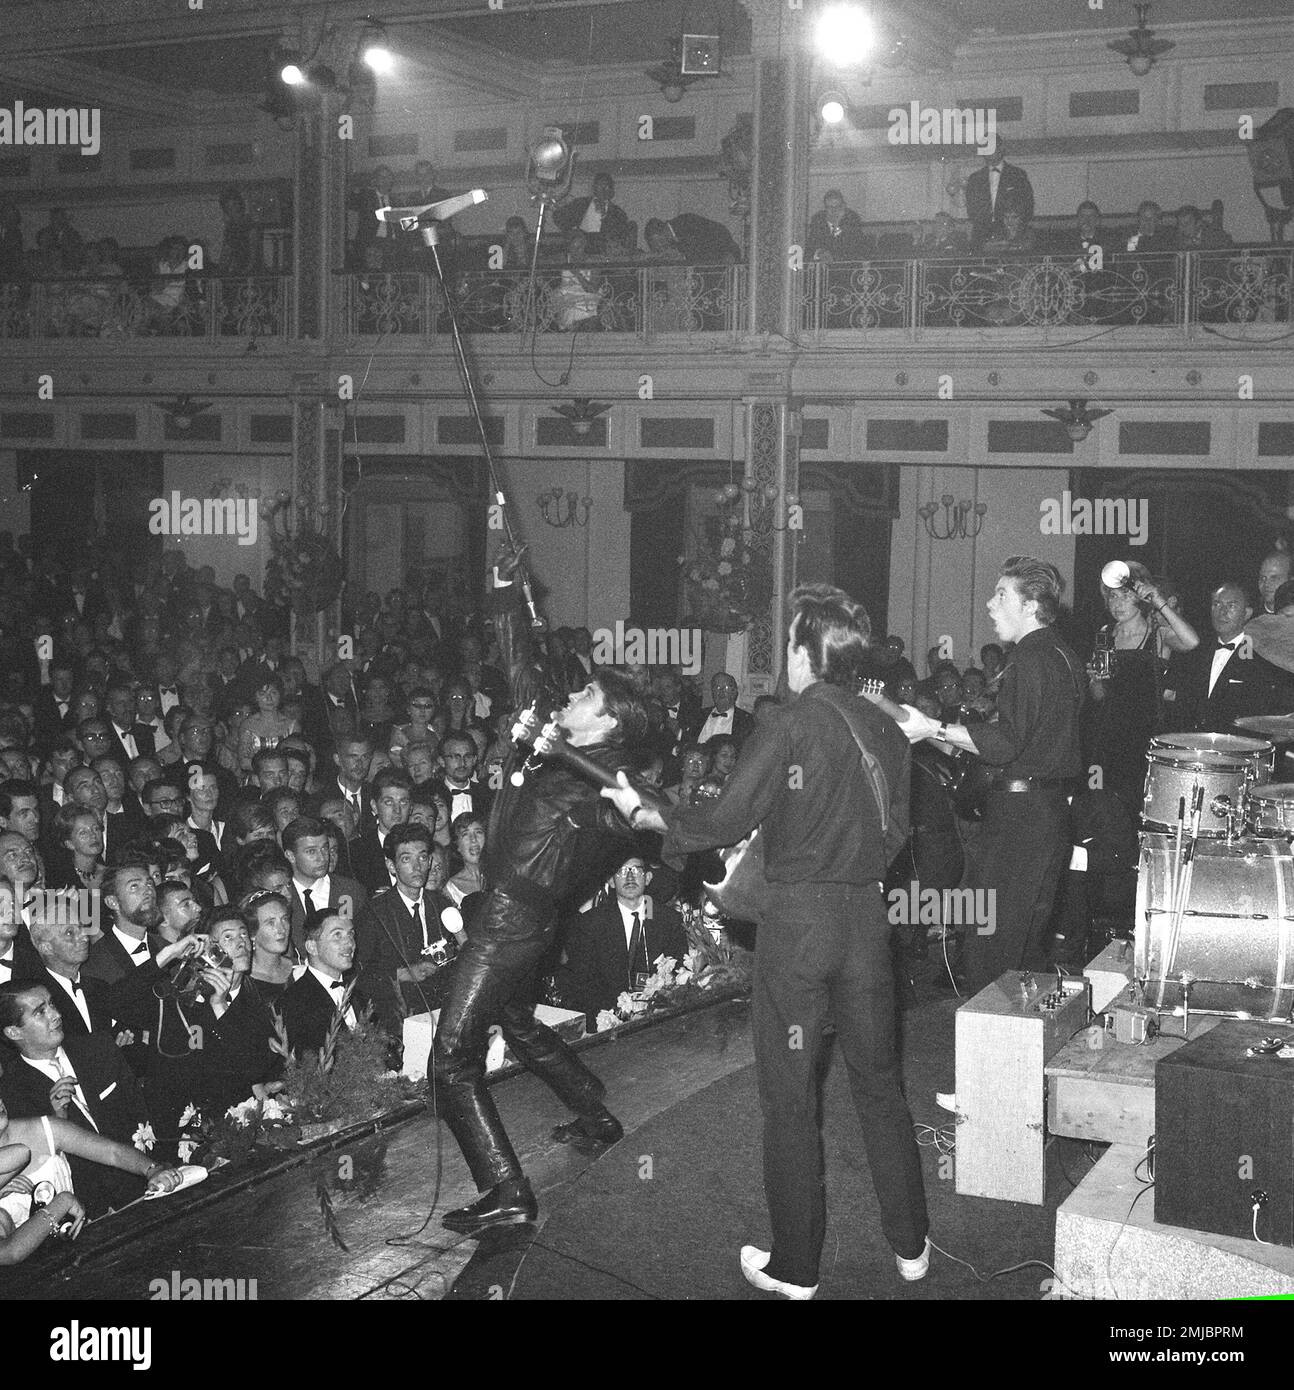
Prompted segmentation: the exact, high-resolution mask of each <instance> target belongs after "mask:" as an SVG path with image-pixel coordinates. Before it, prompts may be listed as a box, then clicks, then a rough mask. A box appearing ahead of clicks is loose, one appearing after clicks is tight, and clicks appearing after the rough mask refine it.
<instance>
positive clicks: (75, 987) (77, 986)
mask: <svg viewBox="0 0 1294 1390" xmlns="http://www.w3.org/2000/svg"><path fill="white" fill-rule="evenodd" d="M68 986H69V988H70V989H71V991H72V993H73V994H80V993H81V982H80V980H69V981H68Z"/></svg>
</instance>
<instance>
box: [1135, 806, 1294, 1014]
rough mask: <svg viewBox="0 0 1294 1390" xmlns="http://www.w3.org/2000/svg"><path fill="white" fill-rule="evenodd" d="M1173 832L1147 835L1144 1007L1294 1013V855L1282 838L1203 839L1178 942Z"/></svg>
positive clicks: (1139, 964) (1140, 891) (1140, 907)
mask: <svg viewBox="0 0 1294 1390" xmlns="http://www.w3.org/2000/svg"><path fill="white" fill-rule="evenodd" d="M1175 859H1176V838H1175V836H1174V835H1153V834H1146V835H1143V836H1142V837H1141V863H1140V866H1139V871H1138V873H1137V909H1136V919H1135V952H1134V960H1135V967H1136V968H1135V977H1136V978H1137V979H1139V980H1144V981H1145V982H1146V984H1145V995H1146V1003H1147V1004H1149V1005H1151V1006H1152V1007H1154V1008H1158V1009H1163V1010H1174V1009H1178V1008H1180V1007H1181V1006H1182V1004H1183V1003H1184V1002H1187V1000H1186V999H1184V996H1183V982H1185V983H1186V984H1187V985H1188V986H1189V1004H1190V1010H1191V1012H1192V1013H1205V1014H1220V1015H1223V1016H1225V1017H1228V1018H1255V1019H1268V1020H1272V1021H1280V1022H1285V1021H1288V1020H1289V1019H1290V1017H1291V1011H1292V1010H1294V854H1292V853H1291V851H1290V847H1289V844H1288V842H1286V841H1284V840H1276V839H1266V840H1255V839H1249V840H1231V841H1222V840H1201V841H1200V842H1199V844H1198V845H1197V847H1196V854H1195V867H1194V873H1193V874H1192V877H1191V892H1190V898H1189V899H1188V901H1187V904H1186V911H1185V913H1184V914H1183V915H1182V923H1181V927H1180V929H1179V931H1178V933H1177V940H1176V942H1175V943H1174V941H1173V939H1172V935H1173V932H1172V928H1173V913H1172V891H1173V869H1174V866H1175Z"/></svg>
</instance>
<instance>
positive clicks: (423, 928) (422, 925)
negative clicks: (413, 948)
mask: <svg viewBox="0 0 1294 1390" xmlns="http://www.w3.org/2000/svg"><path fill="white" fill-rule="evenodd" d="M413 920H414V922H416V923H417V926H418V932H419V934H420V935H421V936H422V949H423V950H424V951H425V950H426V949H427V947H428V946H430V945H431V941H430V939H429V938H428V936H427V919H426V918H425V917H424V916H423V915H422V899H421V898H419V899H418V901H417V902H416V903H414V905H413Z"/></svg>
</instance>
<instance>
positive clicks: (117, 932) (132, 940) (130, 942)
mask: <svg viewBox="0 0 1294 1390" xmlns="http://www.w3.org/2000/svg"><path fill="white" fill-rule="evenodd" d="M112 934H113V935H114V936H115V937H116V938H117V940H118V941H120V942H121V944H122V945H123V946H124V947H125V948H126V954H127V955H128V956H129V957H130V959H131V961H132V963H133V964H135V965H137V966H139V965H146V964H147V963H148V961H149V960H150V959H151V958H152V954H153V953H152V952H151V951H149V952H148V954H147V955H144V954H142V953H141V954H140V955H136V954H135V952H136V951H138V950H139V948H140V947H141V946H143V947H145V948H147V946H148V937H147V936H139V937H136V936H127V935H126V933H125V932H124V931H122V929H121V928H120V927H119V926H117V924H116V923H115V922H114V923H113V924H112Z"/></svg>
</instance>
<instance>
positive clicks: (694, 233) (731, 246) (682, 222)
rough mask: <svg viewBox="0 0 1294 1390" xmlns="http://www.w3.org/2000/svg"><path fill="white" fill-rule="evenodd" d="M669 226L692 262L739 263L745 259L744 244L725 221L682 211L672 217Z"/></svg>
mask: <svg viewBox="0 0 1294 1390" xmlns="http://www.w3.org/2000/svg"><path fill="white" fill-rule="evenodd" d="M669 226H670V228H671V229H672V231H673V233H674V238H675V241H676V242H677V243H678V249H679V252H680V253H681V254H682V257H683V259H684V260H685V261H687V262H688V264H689V265H736V264H737V263H738V262H739V261H740V260H741V247H739V246H738V245H737V243H736V242H735V241H734V240H733V239H732V233H731V232H730V231H729V230H728V229H727V227H725V226H724V225H723V224H722V223H721V222H714V221H712V220H711V219H710V218H708V217H700V216H698V215H697V214H696V213H695V212H681V213H679V215H678V216H677V217H671V218H670V219H669Z"/></svg>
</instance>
